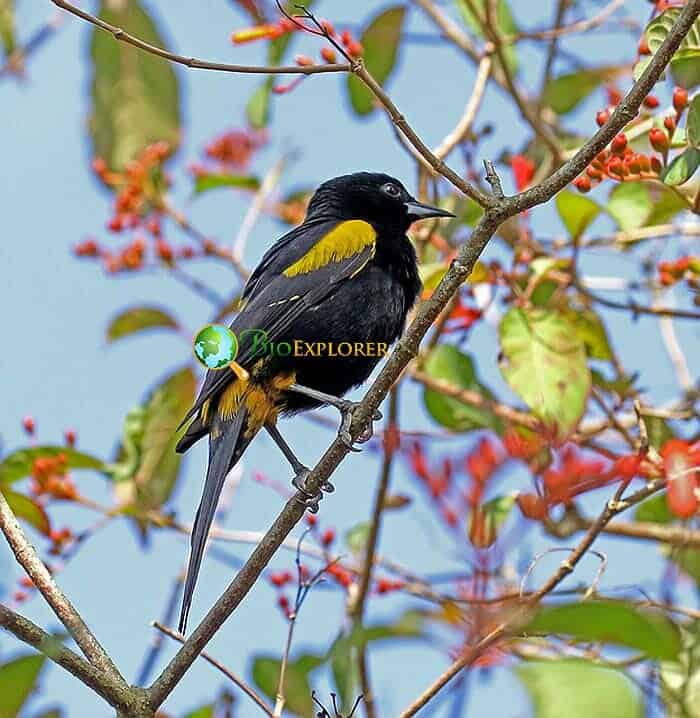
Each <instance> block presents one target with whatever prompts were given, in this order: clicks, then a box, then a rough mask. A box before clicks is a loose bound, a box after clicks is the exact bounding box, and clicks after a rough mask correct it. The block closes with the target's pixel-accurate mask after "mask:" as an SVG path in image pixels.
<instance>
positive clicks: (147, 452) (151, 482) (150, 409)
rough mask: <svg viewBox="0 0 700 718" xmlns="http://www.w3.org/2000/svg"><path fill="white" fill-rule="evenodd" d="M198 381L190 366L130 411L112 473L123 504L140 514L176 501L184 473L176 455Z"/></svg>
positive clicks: (111, 468)
mask: <svg viewBox="0 0 700 718" xmlns="http://www.w3.org/2000/svg"><path fill="white" fill-rule="evenodd" d="M195 385H196V380H195V376H194V373H193V371H192V369H191V368H190V367H185V368H184V369H180V370H178V371H176V372H175V373H173V374H171V375H170V376H168V377H167V378H166V379H165V380H164V381H163V382H162V383H160V384H158V385H157V386H156V387H155V388H154V389H152V390H151V392H150V393H149V395H148V396H147V398H146V400H145V401H144V403H143V404H142V405H141V406H140V407H138V408H136V409H134V410H132V411H131V412H129V414H128V415H127V417H126V419H125V421H124V428H123V433H122V444H121V446H120V448H119V452H118V456H117V460H116V461H115V462H114V463H113V464H111V465H110V466H109V472H110V473H111V474H112V476H113V477H114V479H115V481H117V486H116V487H115V488H116V489H117V491H118V492H119V493H120V498H121V500H122V501H131V502H132V503H133V509H134V512H135V513H136V514H137V521H138V513H139V512H144V511H148V510H151V509H158V508H160V507H161V506H162V505H163V504H164V503H165V502H166V501H167V500H168V498H169V497H170V494H171V493H172V490H173V488H174V487H175V483H176V481H177V478H178V476H179V473H180V459H181V457H180V455H179V454H177V453H176V452H175V444H176V443H177V439H178V437H179V433H180V432H178V433H176V430H177V427H178V425H179V423H180V421H181V420H182V417H183V416H184V415H185V413H186V412H187V410H188V409H189V408H190V406H191V405H192V402H193V401H194V396H195Z"/></svg>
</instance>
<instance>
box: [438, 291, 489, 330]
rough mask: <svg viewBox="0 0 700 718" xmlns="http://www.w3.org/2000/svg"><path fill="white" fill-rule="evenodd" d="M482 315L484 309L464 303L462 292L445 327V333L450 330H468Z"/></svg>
mask: <svg viewBox="0 0 700 718" xmlns="http://www.w3.org/2000/svg"><path fill="white" fill-rule="evenodd" d="M482 316H483V313H482V311H481V310H480V309H476V308H474V307H468V306H467V305H466V304H465V303H464V298H463V297H462V295H461V294H460V295H459V296H458V297H457V302H456V303H455V306H454V309H453V310H452V311H451V312H450V316H449V319H448V320H447V325H446V327H445V333H447V334H449V333H450V332H457V331H466V330H467V329H471V328H472V327H473V326H474V324H476V322H478V321H479V319H481V317H482Z"/></svg>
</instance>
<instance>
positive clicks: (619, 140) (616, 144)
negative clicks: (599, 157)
mask: <svg viewBox="0 0 700 718" xmlns="http://www.w3.org/2000/svg"><path fill="white" fill-rule="evenodd" d="M626 148H627V137H626V136H625V133H624V132H621V133H620V134H619V135H615V137H613V141H612V142H611V143H610V149H611V151H612V153H613V154H614V155H623V154H624V152H625V149H626Z"/></svg>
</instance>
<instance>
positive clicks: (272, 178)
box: [231, 154, 290, 265]
mask: <svg viewBox="0 0 700 718" xmlns="http://www.w3.org/2000/svg"><path fill="white" fill-rule="evenodd" d="M289 159H290V155H289V154H286V155H283V156H282V157H281V158H280V159H279V160H277V162H275V164H274V165H273V166H272V169H270V171H269V172H268V173H267V174H266V175H265V177H264V178H263V181H262V183H261V184H260V187H259V188H258V190H257V192H256V193H255V196H254V197H253V201H252V202H251V203H250V206H249V207H248V211H247V212H246V214H245V217H243V221H242V222H241V226H240V228H239V230H238V233H237V234H236V238H235V239H234V240H233V246H232V248H231V255H232V256H233V257H234V258H235V259H236V261H237V262H239V263H240V264H241V265H242V264H243V255H244V253H245V247H246V244H247V242H248V238H249V237H250V233H251V232H252V231H253V227H255V223H256V222H257V221H258V217H259V216H260V213H261V212H262V211H263V209H264V207H265V202H267V198H268V197H269V196H270V194H271V193H272V192H273V190H274V189H275V187H276V186H277V185H278V184H279V181H280V178H281V177H282V173H283V172H284V168H285V167H286V166H287V164H288V163H289Z"/></svg>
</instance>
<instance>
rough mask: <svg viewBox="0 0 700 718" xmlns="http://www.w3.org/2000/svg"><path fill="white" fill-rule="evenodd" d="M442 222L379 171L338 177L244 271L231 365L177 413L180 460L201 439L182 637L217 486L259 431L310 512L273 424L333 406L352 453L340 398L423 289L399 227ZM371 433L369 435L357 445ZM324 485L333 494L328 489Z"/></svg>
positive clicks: (299, 472) (365, 372)
mask: <svg viewBox="0 0 700 718" xmlns="http://www.w3.org/2000/svg"><path fill="white" fill-rule="evenodd" d="M449 216H452V215H451V214H450V213H449V212H446V211H445V210H442V209H439V208H437V207H431V206H429V205H426V204H423V203H421V202H418V201H417V200H416V199H415V198H414V197H412V196H411V194H410V193H409V192H408V191H407V190H406V188H405V187H404V186H403V185H402V184H401V182H399V181H398V180H396V179H394V178H393V177H389V176H388V175H385V174H378V173H369V172H357V173H355V174H350V175H343V176H341V177H336V178H335V179H332V180H329V181H327V182H324V183H323V184H322V185H321V186H320V187H319V188H318V190H317V191H316V192H315V194H314V195H313V197H312V198H311V202H310V203H309V208H308V211H307V215H306V218H305V220H304V222H303V223H302V224H300V225H299V226H298V227H296V228H295V229H293V230H292V231H291V232H289V233H288V234H286V235H284V236H283V237H282V238H281V239H279V240H278V241H277V242H276V243H275V244H274V245H273V246H272V247H271V248H270V249H269V250H268V251H267V252H266V254H265V255H264V256H263V258H262V260H261V262H260V264H259V265H258V266H257V267H256V269H255V271H254V272H253V273H252V274H251V276H250V278H249V279H248V282H247V284H246V286H245V288H244V290H243V295H242V299H241V310H240V313H239V314H238V315H237V316H236V318H235V319H234V321H233V323H232V324H231V329H232V331H233V332H234V334H236V336H237V337H238V339H239V347H240V348H239V353H238V356H237V357H236V361H235V362H232V363H231V364H230V365H229V366H228V367H225V368H224V369H220V370H210V371H209V372H207V375H206V378H205V380H204V384H203V386H202V389H201V391H200V393H199V396H198V398H197V400H196V402H195V404H194V406H193V407H192V409H191V410H190V411H189V412H188V414H187V416H186V417H185V421H188V420H190V419H191V420H192V421H191V423H190V425H189V427H188V428H187V431H186V432H185V434H184V435H183V437H182V438H181V439H180V441H179V443H178V445H177V451H178V452H180V453H182V452H184V451H187V449H189V448H190V446H192V444H194V443H195V442H196V441H197V440H198V439H200V438H201V437H203V436H205V435H206V434H208V435H209V466H208V469H207V476H206V480H205V483H204V490H203V493H202V498H201V501H200V504H199V508H198V509H197V516H196V518H195V521H194V527H193V529H192V538H191V550H190V556H189V564H188V567H187V579H186V581H185V591H184V597H183V603H182V611H181V614H180V630H181V631H182V632H184V631H185V628H186V623H187V616H188V613H189V610H190V605H191V602H192V594H193V592H194V587H195V582H196V580H197V574H198V573H199V568H200V564H201V562H202V555H203V553H204V547H205V544H206V540H207V534H208V533H209V528H210V526H211V522H212V519H213V517H214V513H215V510H216V505H217V502H218V499H219V494H220V493H221V489H222V486H223V483H224V479H225V478H226V475H227V474H228V472H229V471H230V470H231V469H232V468H233V466H234V465H235V464H236V462H237V461H238V460H239V459H240V457H241V455H242V454H243V452H244V450H245V449H246V447H247V446H248V444H249V443H250V441H251V440H252V439H253V437H254V436H255V434H256V433H257V432H258V431H259V430H260V429H262V428H263V427H264V428H265V429H266V430H267V431H268V433H269V434H270V436H271V437H272V438H273V440H274V441H275V443H276V444H277V445H278V446H279V448H280V449H281V450H282V452H283V453H284V455H285V457H286V458H287V460H288V461H289V463H290V464H291V466H292V469H293V470H294V474H295V476H294V479H293V482H292V483H293V484H294V486H295V487H296V488H297V489H298V490H299V491H301V492H302V494H305V495H306V499H305V504H306V505H307V506H309V507H310V509H311V510H312V511H317V510H318V501H319V499H320V498H321V494H319V495H316V496H313V495H311V494H309V492H307V491H305V488H304V482H305V480H306V477H307V475H308V473H309V472H308V469H307V468H306V467H305V466H304V465H303V464H302V463H301V462H300V461H299V460H298V459H297V458H296V456H295V455H294V453H293V452H292V450H291V448H290V447H289V446H288V445H287V443H286V442H285V441H284V439H283V438H282V436H281V435H280V433H279V431H278V429H277V428H276V420H277V417H278V416H279V415H280V414H291V413H295V412H299V411H304V410H307V409H313V408H315V407H318V406H322V405H326V404H329V405H332V406H335V407H337V408H338V409H339V410H340V412H341V416H342V422H341V427H340V431H339V433H340V436H341V438H342V439H343V440H344V441H345V442H346V443H347V444H348V445H349V446H351V439H350V434H349V431H348V429H349V426H350V422H351V420H352V412H353V410H354V408H355V406H356V404H355V403H353V402H350V401H348V400H345V399H342V398H340V397H342V396H343V395H344V394H345V393H346V392H347V391H348V390H349V389H351V388H352V387H354V386H357V385H359V384H361V383H362V382H364V381H365V380H366V379H367V377H368V376H369V375H370V373H371V372H372V370H373V369H374V367H375V366H376V364H377V362H378V361H379V359H380V358H381V349H382V347H381V345H382V344H383V345H385V346H386V347H388V346H389V345H390V344H391V343H392V342H394V341H395V340H396V339H398V337H399V336H400V335H401V333H402V331H403V327H404V322H405V320H406V315H407V313H408V311H409V309H410V308H411V307H412V306H413V303H414V302H415V300H416V297H417V296H418V293H419V291H420V287H421V283H420V279H419V277H418V268H417V264H416V254H415V251H414V249H413V245H412V244H411V242H410V241H409V240H408V238H407V237H406V231H407V229H408V227H409V225H410V224H411V223H412V222H414V221H416V220H419V219H425V218H427V217H449ZM320 343H325V345H324V347H323V348H321V346H320ZM343 343H347V344H343ZM341 344H342V347H341ZM348 346H349V347H350V348H351V351H350V353H348V352H347V350H348ZM290 347H291V351H288V350H289V349H290ZM341 350H342V351H343V355H339V351H341ZM378 355H379V356H378ZM375 418H381V417H375ZM185 421H183V424H184V423H185ZM369 435H371V429H370V430H369V432H368V435H366V436H365V437H362V438H364V439H365V440H366V439H367V438H369ZM323 488H324V490H325V491H332V490H333V486H332V485H331V484H326V485H325V486H324V487H323Z"/></svg>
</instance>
